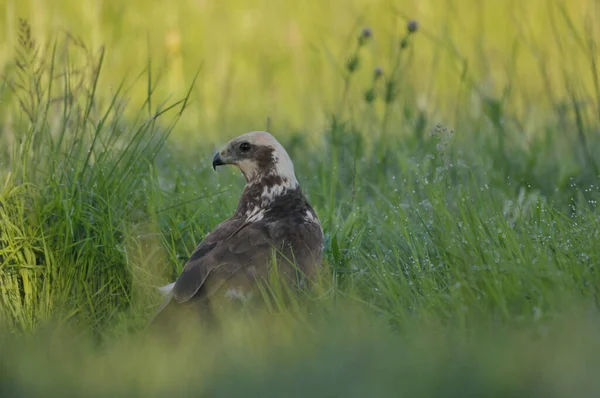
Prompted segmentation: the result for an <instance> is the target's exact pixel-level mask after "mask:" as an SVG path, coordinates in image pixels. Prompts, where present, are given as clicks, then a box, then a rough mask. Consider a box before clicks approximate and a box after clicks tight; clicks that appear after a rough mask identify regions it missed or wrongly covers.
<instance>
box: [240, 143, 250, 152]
mask: <svg viewBox="0 0 600 398" xmlns="http://www.w3.org/2000/svg"><path fill="white" fill-rule="evenodd" d="M249 150H250V144H248V143H247V142H242V143H241V144H240V151H242V152H247V151H249Z"/></svg>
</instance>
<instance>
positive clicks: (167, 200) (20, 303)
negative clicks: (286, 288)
mask: <svg viewBox="0 0 600 398" xmlns="http://www.w3.org/2000/svg"><path fill="white" fill-rule="evenodd" d="M144 4H145V3H144ZM224 4H225V3H217V2H214V3H212V2H202V1H197V2H191V1H180V2H175V3H173V4H172V5H169V6H166V5H162V4H158V3H157V4H156V5H154V6H148V5H144V6H141V5H139V4H137V3H136V2H135V1H133V2H130V3H127V4H125V3H116V2H114V3H113V2H91V1H83V2H81V3H78V5H77V6H75V5H73V3H67V2H64V3H63V2H60V1H57V2H54V3H53V6H52V7H50V6H49V5H48V4H47V3H44V2H35V1H34V2H30V3H20V2H16V1H5V3H4V4H3V5H5V6H4V7H0V12H1V13H3V14H2V16H3V17H4V18H5V20H6V21H7V23H6V24H5V27H6V30H4V31H2V32H0V35H4V36H0V40H5V42H6V43H10V45H5V46H2V50H1V51H2V52H0V62H1V63H2V64H3V65H4V67H3V72H2V80H1V81H0V95H1V97H0V101H1V103H2V107H1V108H0V115H1V116H2V118H1V119H0V142H1V143H2V145H1V146H0V182H1V183H2V188H1V191H0V223H1V224H0V225H1V228H0V304H1V305H0V324H1V325H2V326H3V330H4V333H2V343H1V345H0V349H1V353H0V354H1V355H0V395H1V396H32V395H44V396H48V395H61V396H64V395H69V394H70V395H76V396H81V395H126V396H165V395H167V396H174V395H175V396H176V395H198V394H204V395H205V396H210V397H213V396H237V395H240V396H282V395H284V396H306V395H317V396H391V395H394V396H398V395H400V396H402V395H406V396H449V397H454V396H457V397H458V396H461V397H462V396H469V395H471V396H481V395H486V396H517V397H518V396H523V397H525V396H527V397H531V396H544V397H547V396H550V397H554V396H556V397H559V396H560V397H563V396H564V397H570V396H590V397H591V396H596V395H598V394H597V393H598V391H599V386H598V381H597V377H595V375H596V374H597V371H598V369H599V368H598V358H600V356H599V355H598V351H599V349H600V346H599V343H598V341H600V340H599V339H598V338H597V337H598V332H599V330H598V309H599V307H600V298H599V293H600V292H599V290H600V276H599V275H598V265H600V261H599V258H600V213H599V212H598V200H599V199H600V188H599V186H600V183H599V179H600V172H599V165H600V156H598V155H599V154H600V122H599V120H600V87H599V84H598V77H599V74H598V70H597V63H598V47H597V46H598V43H600V40H599V38H598V24H597V18H598V15H600V14H598V12H596V11H597V10H598V2H597V1H580V2H576V1H573V2H559V1H556V2H553V1H551V2H541V1H531V2H527V3H519V2H492V1H489V2H486V1H481V2H476V1H466V2H463V3H459V2H455V3H453V2H441V1H438V2H435V1H432V2H418V3H414V4H412V3H411V4H408V3H406V5H403V7H405V8H402V9H399V8H400V6H399V5H396V4H392V3H388V2H369V3H368V4H369V5H368V6H367V2H364V4H363V3H362V2H360V1H355V2H349V3H343V4H342V2H341V1H340V2H339V3H338V2H335V1H332V2H325V3H323V2H319V3H318V4H317V3H316V2H306V3H299V4H296V5H295V4H293V3H291V2H277V3H275V2H265V3H264V4H260V5H256V6H254V7H251V6H250V5H248V4H246V3H244V4H242V3H241V2H240V3H239V4H238V3H237V2H228V3H227V6H224ZM363 6H364V8H363ZM411 7H412V8H411ZM363 11H364V14H363ZM398 13H400V14H403V13H406V16H410V17H415V18H417V19H418V20H419V22H420V27H419V30H418V31H417V32H416V33H412V34H408V33H406V29H407V27H406V21H405V20H404V19H403V18H402V15H399V14H398ZM361 15H362V20H360V22H359V23H358V24H355V22H356V19H357V17H358V16H361ZM17 16H26V17H29V18H28V20H29V22H30V23H28V22H20V23H19V22H18V20H17V18H16V17H17ZM57 25H59V26H60V27H62V28H65V29H67V30H68V31H69V33H68V34H65V33H64V32H63V33H58V34H56V31H55V30H54V29H55V28H56V27H57ZM363 26H371V31H370V32H372V33H373V35H372V37H366V36H368V35H366V36H365V34H364V33H361V30H362V27H363ZM150 27H152V28H151V29H150ZM285 32H287V33H286V34H284V33H285ZM79 35H81V36H82V37H83V39H82V40H80V39H78V36H79ZM361 35H362V36H361ZM346 37H349V39H347V38H346ZM357 37H362V39H360V41H359V42H360V43H362V44H363V46H362V47H361V48H360V49H359V50H358V51H357V50H356V47H355V46H356V43H357ZM44 38H51V40H48V45H47V46H46V45H45V40H44ZM165 40H166V43H165V42H164V41H165ZM402 42H404V43H405V44H406V45H405V46H403V47H401V45H400V44H401V43H402ZM101 43H103V44H105V47H104V50H99V46H100V44H101ZM13 44H14V47H13ZM327 47H329V48H330V49H332V50H331V51H328V50H326V48H327ZM40 48H43V50H39V51H38V49H40ZM388 48H390V49H391V50H389V51H388ZM338 53H339V54H338ZM200 63H202V67H201V69H200V72H199V73H198V75H195V74H194V73H195V72H196V68H197V66H198V65H199V64H200ZM334 64H335V65H334ZM376 65H381V66H382V73H381V74H379V73H377V74H375V73H374V71H373V69H374V67H375V66H376ZM194 76H197V78H196V80H194ZM268 118H269V119H268ZM267 119H268V120H269V121H268V120H267ZM438 122H439V123H438ZM265 124H268V125H270V127H271V131H272V132H273V133H274V134H275V135H276V136H277V137H278V138H279V139H280V140H281V142H282V143H283V144H284V146H285V147H286V148H287V149H288V151H289V152H290V155H291V157H292V159H293V160H294V162H295V165H296V170H297V174H298V178H299V180H300V182H301V184H302V186H303V189H304V190H305V191H306V193H307V195H308V197H309V198H310V201H311V203H313V205H314V207H315V208H316V210H317V212H318V214H319V216H320V218H321V220H322V221H323V226H324V230H325V233H326V260H327V263H328V265H329V266H330V269H331V276H332V280H333V283H332V284H331V285H329V284H326V285H324V286H323V287H322V289H320V290H319V291H317V292H314V293H312V294H309V295H307V296H306V297H303V298H302V300H298V301H294V302H292V303H291V304H289V303H288V305H283V304H282V303H281V302H280V301H277V300H275V301H274V302H272V303H271V305H270V306H268V307H266V308H265V309H264V310H263V311H261V312H259V313H252V314H246V313H243V314H235V315H234V316H227V317H225V320H224V321H225V327H224V328H223V330H222V331H221V332H220V333H218V334H214V333H209V332H207V331H205V330H203V329H194V328H191V329H190V334H191V335H192V336H185V338H182V339H181V340H180V341H179V344H178V343H177V342H171V343H168V344H165V343H164V342H158V341H147V340H146V338H145V337H144V333H143V332H142V331H141V330H143V326H144V325H145V322H146V321H147V319H148V318H149V316H151V314H152V313H153V311H154V308H155V306H156V304H157V303H158V301H159V299H158V297H157V293H156V291H155V287H156V286H158V285H160V284H163V283H165V282H167V281H172V280H173V279H174V278H175V276H176V275H177V274H178V273H179V271H180V270H181V266H182V265H183V263H184V261H185V260H186V259H187V257H188V256H189V254H190V253H191V251H192V250H193V248H194V247H195V245H196V243H197V242H198V241H199V240H200V239H201V238H202V237H203V236H204V235H205V234H206V233H207V232H208V231H210V229H212V228H213V227H214V226H215V225H216V224H217V223H218V222H219V221H221V220H222V219H224V218H226V217H228V216H229V215H230V213H231V211H232V209H233V208H234V206H235V203H236V201H237V199H238V196H239V193H240V191H241V189H242V184H243V182H242V178H241V176H240V175H239V173H237V172H236V171H235V170H227V171H223V172H219V173H218V174H215V173H214V172H213V171H212V170H211V169H210V159H211V154H212V150H213V146H212V145H213V143H215V142H216V141H217V139H218V140H219V141H224V140H226V139H229V138H231V137H233V136H235V135H238V134H240V133H243V132H246V131H247V130H253V129H259V128H264V126H265ZM217 133H219V134H223V136H222V137H219V138H217Z"/></svg>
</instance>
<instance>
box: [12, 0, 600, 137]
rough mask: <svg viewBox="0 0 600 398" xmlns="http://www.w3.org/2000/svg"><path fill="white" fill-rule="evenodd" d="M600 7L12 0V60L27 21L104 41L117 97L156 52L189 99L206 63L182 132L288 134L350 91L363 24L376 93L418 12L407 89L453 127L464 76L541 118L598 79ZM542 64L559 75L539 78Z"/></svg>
mask: <svg viewBox="0 0 600 398" xmlns="http://www.w3.org/2000/svg"><path fill="white" fill-rule="evenodd" d="M599 4H600V2H599V1H597V0H570V1H561V0H527V1H518V0H418V1H417V0H413V1H389V0H327V1H324V0H303V1H274V0H271V1H266V0H264V1H240V0H227V1H225V0H223V1H208V0H176V1H141V0H130V1H106V0H104V1H101V0H81V1H74V0H73V1H66V0H46V1H44V0H25V1H23V0H1V1H0V20H1V21H2V24H1V26H2V27H1V28H0V66H2V65H5V64H6V63H7V62H11V57H12V54H13V48H14V44H15V42H16V39H17V28H18V18H19V17H25V18H27V19H28V20H29V21H30V23H31V25H32V30H33V33H34V37H35V38H36V39H37V40H38V41H40V42H44V41H45V40H51V39H52V38H53V37H54V35H56V34H57V33H58V34H60V33H59V32H60V31H61V30H66V31H69V32H70V33H71V34H73V35H75V36H77V37H81V38H82V39H83V41H84V42H85V43H86V44H88V45H89V47H90V49H92V50H95V51H98V49H99V48H100V47H101V46H105V48H106V51H107V53H106V57H105V64H104V70H103V76H102V78H103V80H102V85H101V88H100V89H101V90H102V91H106V92H107V93H110V92H111V89H112V90H113V91H114V88H115V87H116V85H117V84H118V83H119V82H120V81H121V79H123V78H125V77H126V76H129V77H132V76H134V75H135V74H137V73H139V72H141V71H142V70H143V69H144V68H145V67H146V65H147V61H148V55H150V56H151V59H152V62H153V67H154V69H155V71H156V72H158V70H162V71H163V72H164V75H163V77H164V79H163V80H162V82H161V83H160V84H159V91H158V94H159V98H166V97H167V96H168V95H170V94H175V95H176V94H182V93H183V92H184V91H185V89H186V88H187V87H188V85H189V84H190V83H191V80H192V76H193V74H194V72H195V71H196V70H197V68H198V67H201V69H200V76H199V81H198V84H197V86H196V87H195V91H194V93H193V97H192V98H193V100H194V104H193V107H192V109H191V110H190V111H189V112H187V113H186V115H185V119H184V126H188V127H192V128H194V129H196V128H197V129H199V131H202V132H204V134H210V133H218V132H225V133H226V134H228V135H231V134H233V133H234V132H231V131H229V129H234V128H236V129H237V128H241V127H246V128H262V127H264V125H265V121H266V119H267V118H270V119H271V122H272V123H273V126H275V127H276V128H278V129H280V130H282V129H291V128H294V129H306V130H309V131H315V130H319V129H321V128H322V127H323V120H324V117H325V113H326V112H327V111H328V110H331V109H332V106H333V101H334V100H335V99H336V98H338V97H339V93H340V91H341V84H342V79H341V73H340V69H339V65H343V63H344V61H345V58H346V57H347V54H348V52H349V51H350V49H351V46H352V45H353V44H354V42H353V40H354V36H355V35H356V34H358V32H360V29H361V28H362V27H364V26H369V27H371V28H372V29H373V32H374V40H373V41H372V42H371V43H369V46H368V48H367V49H366V50H365V51H364V55H363V56H364V62H363V63H362V70H361V72H362V73H361V75H360V77H359V79H361V81H360V83H359V84H356V85H355V86H354V87H355V90H357V92H358V90H363V89H364V88H366V86H367V84H368V79H370V77H371V74H370V73H371V72H370V70H372V68H374V67H375V66H377V65H379V64H381V66H382V67H383V68H384V69H385V68H386V66H387V67H389V65H388V64H389V62H390V56H389V53H390V48H391V47H392V46H397V45H398V42H399V40H400V37H401V36H402V35H403V33H404V31H405V23H406V20H407V18H414V19H417V20H418V21H419V23H420V28H421V29H420V32H419V34H418V35H416V36H415V37H414V39H415V40H414V49H413V50H412V51H413V56H414V59H413V61H412V63H411V67H410V69H409V70H408V71H407V74H409V75H408V76H407V78H408V79H409V80H410V81H411V82H412V83H414V84H412V85H411V88H413V89H414V92H413V91H411V92H410V93H404V94H406V96H408V97H410V99H411V100H412V101H414V102H415V103H416V104H418V105H419V106H427V107H428V108H429V110H430V111H434V112H436V115H438V117H439V118H440V120H442V121H444V122H447V121H448V120H450V119H451V117H452V113H451V112H449V110H450V109H452V106H454V105H455V102H456V98H455V97H456V96H458V95H459V93H460V91H459V88H460V85H461V80H462V78H463V77H466V79H467V80H469V81H472V82H475V83H476V86H477V87H479V89H480V90H482V92H483V93H484V94H486V95H490V96H499V95H501V93H502V90H504V88H505V85H506V83H507V82H508V81H511V82H512V84H513V87H512V90H513V91H512V92H513V98H511V101H510V104H509V107H510V108H511V110H512V111H518V112H520V113H521V114H522V115H526V116H527V117H530V116H531V117H532V118H540V117H543V114H544V113H545V112H546V108H545V107H546V106H547V105H548V101H546V98H547V97H548V96H550V95H555V96H557V97H560V96H561V95H563V94H564V93H565V78H564V76H565V75H567V76H569V79H572V81H573V83H574V86H575V87H576V88H582V89H585V88H586V87H590V86H591V84H592V80H591V76H592V75H591V71H590V62H589V51H588V50H589V49H587V48H584V47H585V45H584V44H583V43H584V42H585V41H584V40H583V39H584V38H585V35H586V34H587V35H592V36H593V37H595V38H596V39H597V38H598V37H599V32H600V28H599V27H598V25H599V23H600V17H599V16H600V5H599ZM569 20H570V22H569ZM577 37H579V38H580V39H581V42H580V41H578V39H577ZM350 40H352V41H350ZM334 63H337V64H338V65H335V64H334ZM540 65H543V66H544V68H546V69H547V73H548V78H546V79H545V78H543V77H542V76H541V73H540ZM465 66H466V69H465ZM465 71H466V73H465V74H463V72H465ZM136 90H137V91H134V97H135V96H139V98H145V94H146V92H145V91H146V87H145V86H144V85H143V84H141V85H139V87H137V89H136ZM590 92H591V91H590ZM134 99H136V98H134ZM463 106H471V104H470V103H469V102H468V101H467V102H465V103H464V105H463ZM475 111H476V109H475ZM185 130H186V131H191V130H189V129H185ZM235 132H239V131H237V130H236V131H235Z"/></svg>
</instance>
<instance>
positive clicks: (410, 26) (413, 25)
mask: <svg viewBox="0 0 600 398" xmlns="http://www.w3.org/2000/svg"><path fill="white" fill-rule="evenodd" d="M406 30H408V33H415V32H416V31H417V30H419V22H417V20H415V19H411V20H410V21H408V23H407V24H406Z"/></svg>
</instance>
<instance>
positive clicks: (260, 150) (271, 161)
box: [212, 131, 298, 188]
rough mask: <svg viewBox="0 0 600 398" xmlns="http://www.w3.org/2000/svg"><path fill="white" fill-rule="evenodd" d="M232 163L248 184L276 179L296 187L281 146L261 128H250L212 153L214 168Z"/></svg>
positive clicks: (278, 182) (291, 168)
mask: <svg viewBox="0 0 600 398" xmlns="http://www.w3.org/2000/svg"><path fill="white" fill-rule="evenodd" d="M226 164H233V165H236V166H238V167H239V168H240V170H241V171H242V174H244V177H246V181H247V182H248V184H252V183H255V182H259V181H262V180H264V179H268V178H270V179H275V180H280V181H275V183H276V184H277V185H285V186H287V187H290V188H292V187H296V186H297V185H298V180H297V179H296V175H295V174H294V165H293V163H292V160H291V159H290V157H289V155H288V153H287V152H286V150H285V149H284V148H283V146H282V145H281V144H280V143H279V142H277V140H276V139H275V137H273V136H272V135H271V134H269V133H267V132H264V131H253V132H250V133H246V134H243V135H241V136H239V137H237V138H234V139H233V140H231V141H229V143H228V144H227V146H226V147H225V148H224V149H223V150H222V151H220V152H217V153H216V154H215V157H214V158H213V163H212V165H213V168H214V169H215V170H216V168H217V166H222V165H226Z"/></svg>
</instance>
